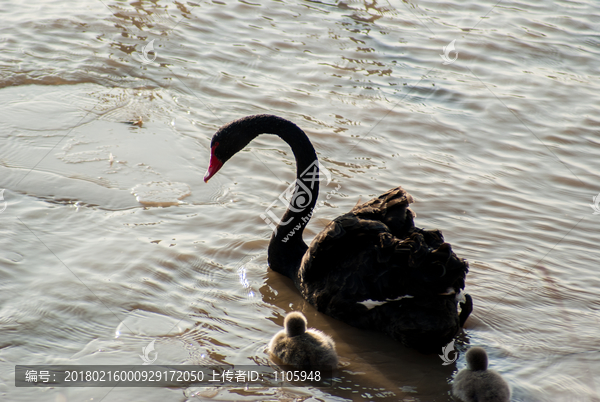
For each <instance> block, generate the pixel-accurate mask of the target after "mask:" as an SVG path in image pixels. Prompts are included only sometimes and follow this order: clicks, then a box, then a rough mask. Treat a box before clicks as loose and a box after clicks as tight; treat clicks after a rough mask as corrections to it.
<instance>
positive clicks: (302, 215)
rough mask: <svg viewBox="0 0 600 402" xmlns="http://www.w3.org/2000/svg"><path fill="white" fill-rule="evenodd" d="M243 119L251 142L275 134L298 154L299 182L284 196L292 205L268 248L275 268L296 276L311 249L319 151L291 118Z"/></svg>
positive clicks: (262, 116) (251, 117)
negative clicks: (307, 231)
mask: <svg viewBox="0 0 600 402" xmlns="http://www.w3.org/2000/svg"><path fill="white" fill-rule="evenodd" d="M241 120H243V121H245V122H244V126H243V128H241V129H242V132H244V136H248V137H246V138H249V140H248V142H250V141H251V140H252V139H254V138H256V137H257V136H258V135H260V134H275V135H278V136H279V137H280V138H281V139H282V140H283V141H285V142H286V143H287V144H288V145H289V146H290V147H291V149H292V152H293V154H294V157H295V158H296V182H295V183H292V185H291V186H290V187H288V190H292V189H293V194H292V195H291V197H290V194H289V193H288V194H287V195H286V196H285V197H282V198H285V199H287V201H289V206H288V209H287V210H286V211H285V213H284V214H283V217H282V218H281V220H280V223H279V224H278V225H277V229H276V230H275V231H273V234H272V235H271V241H270V242H269V250H268V262H269V266H270V267H271V269H273V270H274V271H277V272H279V273H281V274H284V275H286V276H288V277H290V278H294V277H295V276H296V273H297V271H298V268H299V267H300V262H301V261H302V257H303V256H304V253H305V252H306V250H307V249H308V246H307V245H306V243H304V240H302V233H303V232H304V228H305V227H306V225H307V224H308V221H309V220H310V218H311V216H312V211H313V208H314V206H315V205H316V203H317V197H318V196H319V164H318V159H317V154H316V152H315V149H314V147H313V146H312V144H311V142H310V140H309V139H308V137H307V136H306V134H305V133H304V131H302V130H301V129H300V128H299V127H298V126H296V125H295V124H294V123H292V122H291V121H288V120H285V119H282V118H281V117H277V116H272V115H257V116H249V117H246V118H244V119H241ZM239 121H240V120H238V122H239ZM246 144H247V143H246ZM290 192H291V191H290Z"/></svg>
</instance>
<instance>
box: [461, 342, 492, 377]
mask: <svg viewBox="0 0 600 402" xmlns="http://www.w3.org/2000/svg"><path fill="white" fill-rule="evenodd" d="M466 359H467V367H469V370H471V371H481V370H486V369H487V366H488V357H487V353H485V349H484V348H480V347H479V346H475V347H472V348H471V349H469V351H468V352H467V355H466Z"/></svg>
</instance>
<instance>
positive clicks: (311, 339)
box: [269, 311, 338, 369]
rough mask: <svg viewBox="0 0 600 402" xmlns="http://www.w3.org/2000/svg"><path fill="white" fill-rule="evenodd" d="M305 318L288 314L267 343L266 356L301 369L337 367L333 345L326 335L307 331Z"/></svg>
mask: <svg viewBox="0 0 600 402" xmlns="http://www.w3.org/2000/svg"><path fill="white" fill-rule="evenodd" d="M306 324H307V321H306V317H304V314H302V313H300V312H298V311H292V312H291V313H289V314H288V315H287V316H286V317H285V320H284V322H283V326H284V327H285V329H284V330H282V331H279V332H278V333H277V334H276V335H275V336H274V337H273V339H271V342H269V353H271V354H272V355H274V356H277V357H278V358H279V359H281V361H282V362H283V363H284V364H289V365H292V366H296V367H298V368H302V369H311V368H318V367H326V366H328V367H332V368H334V367H336V366H337V363H338V358H337V354H336V353H335V343H334V342H333V339H331V338H330V337H329V336H328V335H325V334H324V333H323V332H321V331H319V330H316V329H314V328H309V329H308V330H307V329H306Z"/></svg>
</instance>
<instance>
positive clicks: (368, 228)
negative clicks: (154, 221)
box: [204, 115, 472, 352]
mask: <svg viewBox="0 0 600 402" xmlns="http://www.w3.org/2000/svg"><path fill="white" fill-rule="evenodd" d="M263 133H269V134H276V135H278V136H279V137H281V139H283V140H284V141H285V142H287V143H288V144H289V145H290V146H291V148H292V152H293V153H294V155H295V157H296V167H297V168H296V176H297V179H296V188H295V192H294V195H293V196H292V201H291V202H290V206H289V208H288V210H287V211H286V212H285V214H284V215H283V217H282V219H281V223H280V224H279V225H278V226H277V230H276V231H274V232H273V235H272V236H271V241H270V243H269V250H268V261H269V266H270V267H271V269H273V270H274V271H277V272H280V273H282V274H284V275H286V276H288V277H289V278H291V279H292V280H293V281H294V283H295V285H296V287H297V288H298V290H299V291H300V292H301V293H302V295H303V296H304V298H305V299H306V300H308V301H309V302H310V303H311V304H312V305H313V306H315V307H316V308H317V309H318V310H319V311H321V312H323V313H325V314H328V315H330V316H332V317H335V318H337V319H340V320H342V321H344V322H347V323H348V324H350V325H353V326H357V327H360V328H367V329H375V330H378V331H381V332H385V333H387V334H389V335H391V336H392V337H393V338H395V339H397V340H399V341H401V342H402V343H403V344H405V345H407V346H409V347H414V348H417V349H419V350H421V351H424V352H434V351H439V350H440V349H439V348H440V347H441V346H443V345H445V344H447V343H448V342H449V341H450V340H451V339H452V338H453V337H454V336H455V335H456V333H457V331H458V330H459V329H460V327H461V326H462V325H463V324H464V322H465V321H466V319H467V317H468V316H469V314H470V313H471V310H472V301H471V298H470V296H469V295H466V303H464V304H463V303H461V306H462V311H461V314H460V317H459V314H458V306H457V305H458V301H457V295H458V294H459V293H460V291H461V290H462V289H464V286H465V277H466V274H467V272H468V265H467V263H466V261H464V260H463V259H460V258H458V257H457V256H456V255H455V254H454V253H453V252H452V249H451V247H450V245H449V244H447V243H444V239H443V237H442V234H441V232H439V231H437V230H423V229H419V228H416V227H415V226H414V223H413V217H414V214H413V212H412V211H411V210H410V209H409V208H408V206H409V204H410V203H411V202H412V197H411V196H410V194H408V193H407V192H406V191H404V190H403V189H402V188H401V187H397V188H394V189H392V190H389V191H387V192H386V193H384V194H383V195H381V196H379V197H378V198H375V199H373V200H371V201H369V202H367V203H365V204H362V205H357V206H356V207H355V208H353V209H352V210H351V211H350V212H348V213H346V214H344V215H342V216H340V217H338V218H336V219H335V220H334V221H332V222H331V223H330V224H329V225H327V227H325V229H324V230H323V231H322V232H321V233H319V234H318V235H317V236H316V237H315V239H314V240H313V241H312V243H311V244H310V246H307V245H306V244H305V243H304V241H303V240H302V232H303V230H304V227H305V226H306V224H307V223H308V221H309V219H310V217H311V214H312V210H313V208H314V206H315V204H316V201H317V197H318V191H319V181H318V177H319V176H318V164H317V155H316V153H315V151H314V148H313V146H312V144H311V143H310V141H309V139H308V137H307V136H306V134H305V133H304V132H303V131H302V130H300V128H298V126H296V125H295V124H293V123H292V122H290V121H287V120H285V119H282V118H280V117H277V116H271V115H256V116H249V117H245V118H242V119H239V120H236V121H233V122H231V123H229V124H227V125H225V126H223V127H222V128H221V129H219V130H218V131H217V133H215V135H214V136H213V139H212V142H211V161H210V166H209V169H208V172H207V174H206V176H205V178H204V179H205V181H207V180H208V179H210V177H212V176H213V175H214V174H215V173H216V172H217V171H218V170H219V169H220V168H221V166H222V165H223V163H225V162H226V161H227V160H228V159H229V158H231V157H232V156H233V155H234V154H235V153H237V152H238V151H240V150H241V149H242V148H244V147H245V146H246V145H247V144H248V143H249V142H250V141H251V140H252V139H254V138H255V137H256V136H258V135H259V134H263ZM284 223H285V224H284Z"/></svg>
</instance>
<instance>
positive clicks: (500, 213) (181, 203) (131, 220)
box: [0, 0, 600, 402]
mask: <svg viewBox="0 0 600 402" xmlns="http://www.w3.org/2000/svg"><path fill="white" fill-rule="evenodd" d="M528 3H531V4H528ZM0 9H2V14H3V21H4V22H3V23H2V26H1V27H0V141H1V144H2V145H1V147H0V190H1V189H5V190H4V192H3V193H2V195H3V198H4V200H0V203H1V205H0V210H2V212H1V213H0V233H1V245H0V250H1V251H0V289H1V292H0V334H1V336H0V368H1V369H0V373H1V374H0V395H1V397H0V399H2V400H8V401H92V400H93V401H99V400H102V401H165V400H169V401H186V400H190V401H196V400H247V401H250V400H255V401H264V400H321V401H338V400H339V401H341V400H355V401H361V400H364V401H368V400H375V401H379V400H382V401H383V400H390V401H392V400H394V401H397V400H401V401H450V400H452V398H451V396H450V395H449V391H450V388H451V385H450V384H451V381H452V378H453V376H454V374H455V373H456V371H457V370H459V369H462V368H464V367H465V361H464V353H463V352H464V351H465V350H466V349H467V348H468V346H469V345H481V346H484V347H485V348H486V349H487V350H488V353H489V355H490V361H491V367H492V368H494V369H495V370H497V371H499V372H500V373H501V374H502V375H503V376H504V377H505V378H506V379H507V380H508V381H509V382H510V384H511V387H512V389H513V401H569V402H575V401H577V402H579V401H582V402H583V401H598V400H600V396H599V393H600V318H599V310H600V298H599V297H598V289H600V279H599V275H598V262H599V261H600V251H599V244H600V235H599V228H600V209H598V208H600V206H599V204H598V203H599V202H600V195H599V196H597V194H598V193H600V180H599V172H600V157H599V156H600V117H599V116H600V106H599V105H600V77H599V74H598V71H599V70H598V66H599V65H600V35H599V34H598V32H600V4H598V3H597V2H596V1H594V0H588V1H553V2H550V1H546V2H522V1H508V0H507V1H500V2H498V1H496V0H493V1H486V0H484V1H479V2H467V3H465V2H460V1H445V2H439V1H389V2H381V1H378V0H375V1H373V2H368V1H366V2H363V1H339V2H337V3H336V2H333V1H332V2H329V3H327V2H320V1H293V0H289V1H288V0H284V1H260V0H246V1H245V0H239V1H234V0H232V1H217V0H212V1H202V0H200V1H196V2H181V1H171V0H167V1H162V0H154V1H135V2H127V1H115V0H110V1H100V0H86V1H78V2H63V3H62V4H60V3H59V2H55V1H50V0H33V1H30V2H25V3H23V2H18V1H15V0H8V1H4V2H2V5H1V6H0ZM452 41H455V42H454V43H453V45H452V46H453V47H454V48H455V50H452V49H451V48H450V43H451V42H452ZM150 43H152V45H151V46H152V48H153V50H152V51H149V50H150V45H149V44H150ZM144 47H145V48H144ZM444 47H446V53H444V50H443V48H444ZM144 50H145V51H146V52H145V53H144ZM441 56H444V57H441ZM444 63H446V64H444ZM257 113H271V114H276V115H279V116H282V117H285V118H287V119H290V120H292V121H294V122H295V123H297V124H298V125H299V126H300V127H301V128H303V129H304V130H305V131H306V132H307V133H308V135H309V136H310V138H311V140H312V142H313V144H314V145H315V148H316V150H317V152H318V154H319V157H320V159H321V161H322V164H323V166H325V167H326V168H328V169H329V170H330V171H331V172H332V175H333V180H332V182H331V183H330V184H329V185H328V186H322V189H321V198H320V203H319V208H318V210H317V211H316V212H315V215H314V217H313V219H312V221H311V223H310V225H309V226H308V228H307V230H306V232H305V239H306V240H307V241H310V239H312V237H313V236H314V235H315V234H316V233H318V232H319V231H320V230H321V229H322V228H323V227H324V225H325V224H326V223H327V222H328V221H329V220H331V219H333V218H334V217H336V216H338V215H340V214H341V213H343V212H346V211H348V210H349V209H350V208H352V207H353V206H354V205H355V204H356V202H357V201H358V200H359V199H360V200H362V201H366V200H368V199H369V198H371V197H373V196H376V195H378V194H380V193H382V192H384V191H386V190H388V189H389V188H392V187H395V186H397V185H402V186H403V187H404V188H405V189H407V190H408V191H409V192H410V193H411V194H412V195H413V196H414V197H415V199H416V203H415V204H414V205H413V209H414V211H415V212H416V213H417V215H418V217H417V220H416V223H417V225H419V226H421V227H426V228H440V229H442V230H443V232H444V235H445V237H446V240H447V241H449V242H450V243H452V245H453V247H454V250H455V251H456V253H457V254H458V255H459V256H461V257H464V258H467V259H468V260H469V262H470V266H471V271H470V273H469V275H468V277H467V289H468V292H469V293H470V294H471V295H472V296H473V298H474V300H475V309H474V312H473V314H472V315H471V317H470V319H469V320H468V321H467V324H466V328H465V332H464V334H463V335H461V336H460V337H459V340H458V341H457V348H458V350H459V351H460V357H459V358H458V360H457V361H456V363H454V364H451V365H446V366H444V365H442V360H441V359H440V358H439V357H438V356H437V355H430V356H425V355H421V354H419V353H417V352H415V351H412V350H407V349H406V348H404V347H402V346H401V345H399V344H397V343H395V342H393V341H392V340H390V339H388V338H386V337H385V336H383V335H379V334H375V333H371V332H368V331H361V330H357V329H354V328H351V327H348V326H346V325H345V324H343V323H340V322H338V321H336V320H333V319H331V318H329V317H327V316H324V315H322V314H320V313H317V312H316V311H315V310H314V309H313V308H312V307H311V306H309V305H307V303H305V302H304V301H303V299H302V298H301V297H300V296H299V295H298V294H297V292H296V290H295V289H294V288H293V286H292V284H291V282H290V281H289V280H288V279H286V278H283V277H282V276H280V275H279V274H276V273H274V272H272V271H270V270H269V269H268V268H267V264H266V249H267V245H268V240H269V236H270V228H269V227H268V226H267V225H266V224H265V222H264V221H263V220H262V219H261V217H260V214H261V213H264V212H265V209H266V208H267V207H268V206H269V205H271V203H272V202H273V201H275V200H276V199H277V197H278V195H279V194H280V193H281V192H282V191H283V190H284V189H285V188H286V187H287V186H288V185H289V184H290V183H291V182H292V181H293V180H294V168H293V164H294V158H293V155H292V154H291V152H290V150H289V148H288V147H287V145H286V144H284V143H283V142H281V141H280V140H279V139H278V138H276V137H273V138H271V136H263V137H260V138H258V139H256V140H255V141H253V142H252V143H251V144H250V146H249V147H248V148H247V149H246V150H244V152H241V153H240V154H238V155H236V157H235V158H234V159H232V160H231V161H230V162H229V163H228V164H227V165H226V167H225V168H223V170H222V171H221V172H220V173H219V174H218V175H217V176H215V177H214V178H213V179H212V180H211V181H210V183H209V184H204V183H203V181H202V177H203V174H204V171H205V169H206V167H207V164H208V155H209V143H210V138H211V136H212V134H213V133H214V131H215V130H216V129H217V128H218V127H219V126H221V125H222V124H224V123H227V122H229V121H230V120H233V119H235V118H239V117H242V116H245V115H250V114H257ZM132 123H136V124H132ZM338 186H339V190H338V191H336V192H333V193H332V190H333V189H334V188H336V187H338ZM326 194H330V195H331V196H330V197H329V199H327V198H326V197H325V195H326ZM596 196H597V197H598V198H596V202H595V203H594V201H593V197H596ZM594 205H595V207H594ZM284 208H285V207H284V206H283V205H281V204H278V203H276V204H275V207H274V209H273V210H274V212H275V213H276V214H278V215H279V216H281V214H282V213H283V211H284ZM594 208H596V209H597V212H596V213H595V212H594ZM291 310H302V311H303V312H304V313H305V314H306V316H307V317H308V320H309V325H310V326H313V327H316V328H319V329H321V330H323V331H326V332H327V333H329V334H331V336H332V337H333V338H334V340H335V341H336V342H337V345H338V352H339V355H340V359H341V365H342V366H341V371H340V373H339V375H340V377H339V379H338V380H339V381H338V382H337V383H336V384H335V385H334V386H333V387H330V388H322V389H316V388H259V389H252V388H251V389H248V390H244V389H239V388H214V389H205V388H188V389H167V388H156V389H154V388H152V389H150V388H114V389H109V388H51V389H48V388H15V386H14V366H15V365H16V364H140V363H141V361H140V358H139V357H138V356H139V355H140V351H141V350H142V348H143V347H145V346H146V345H147V344H148V343H149V342H151V341H152V340H155V348H156V351H157V353H158V361H157V363H161V364H236V365H238V364H239V365H249V364H267V363H268V355H267V353H266V351H265V347H266V343H267V342H268V340H269V339H270V337H271V336H272V335H273V334H274V333H276V332H277V331H278V330H279V329H280V326H281V325H282V322H283V317H284V315H285V314H286V313H287V312H289V311H291ZM440 353H441V351H440Z"/></svg>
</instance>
